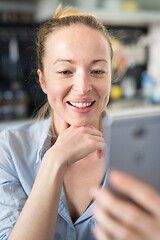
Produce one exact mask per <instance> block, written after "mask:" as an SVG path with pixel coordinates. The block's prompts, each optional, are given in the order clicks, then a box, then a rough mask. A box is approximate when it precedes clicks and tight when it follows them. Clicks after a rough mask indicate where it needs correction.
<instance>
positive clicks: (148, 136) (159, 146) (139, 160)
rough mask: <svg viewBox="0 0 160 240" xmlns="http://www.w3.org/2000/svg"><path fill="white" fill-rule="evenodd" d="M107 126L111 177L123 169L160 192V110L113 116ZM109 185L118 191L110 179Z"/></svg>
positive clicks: (108, 169)
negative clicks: (112, 172) (114, 170)
mask: <svg viewBox="0 0 160 240" xmlns="http://www.w3.org/2000/svg"><path fill="white" fill-rule="evenodd" d="M106 126H107V127H106V129H104V130H105V131H104V137H105V140H106V142H107V151H106V153H105V156H106V157H105V159H106V171H107V175H108V173H109V171H111V170H112V169H116V170H120V171H122V172H126V173H128V174H130V175H132V176H134V177H136V178H137V179H139V180H141V181H144V182H146V183H148V184H149V185H151V186H152V187H154V188H155V189H156V190H157V191H159V192H160V108H158V109H157V108H156V109H155V110H154V109H152V111H148V110H146V111H145V110H143V111H142V112H140V111H139V112H137V113H136V112H133V113H132V114H130V115H122V116H119V117H111V118H109V120H108V123H107V125H106ZM105 185H106V187H107V188H109V189H111V190H113V191H114V189H112V187H111V186H110V184H109V181H108V179H107V180H106V182H105Z"/></svg>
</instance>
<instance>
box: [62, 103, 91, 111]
mask: <svg viewBox="0 0 160 240" xmlns="http://www.w3.org/2000/svg"><path fill="white" fill-rule="evenodd" d="M67 103H68V105H69V106H70V109H71V110H72V111H74V112H77V113H88V112H90V111H91V110H92V108H93V105H94V103H95V101H90V102H87V101H86V102H84V101H83V102H78V101H77V102H76V101H74V102H72V101H71V102H70V101H67Z"/></svg>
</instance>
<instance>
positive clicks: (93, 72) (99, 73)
mask: <svg viewBox="0 0 160 240" xmlns="http://www.w3.org/2000/svg"><path fill="white" fill-rule="evenodd" d="M91 73H92V74H96V75H102V74H103V73H105V72H104V71H102V70H93V71H91Z"/></svg>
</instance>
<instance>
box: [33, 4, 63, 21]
mask: <svg viewBox="0 0 160 240" xmlns="http://www.w3.org/2000/svg"><path fill="white" fill-rule="evenodd" d="M58 3H59V0H39V1H37V3H36V8H35V21H38V22H39V21H40V22H41V21H44V20H46V19H48V18H50V17H52V16H53V15H54V12H55V10H56V8H57V6H58Z"/></svg>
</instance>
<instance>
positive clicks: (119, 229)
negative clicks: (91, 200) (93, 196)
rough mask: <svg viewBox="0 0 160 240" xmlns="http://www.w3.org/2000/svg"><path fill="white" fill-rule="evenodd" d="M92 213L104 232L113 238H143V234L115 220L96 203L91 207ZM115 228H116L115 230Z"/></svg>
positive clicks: (141, 239)
mask: <svg viewBox="0 0 160 240" xmlns="http://www.w3.org/2000/svg"><path fill="white" fill-rule="evenodd" d="M93 214H94V217H95V220H96V221H97V223H98V224H99V225H100V226H101V228H103V229H104V230H105V231H106V233H108V234H109V235H110V236H112V237H113V239H129V240H132V239H133V240H143V239H144V236H143V237H142V234H141V235H140V233H139V232H138V231H135V229H134V228H132V227H130V226H129V225H126V224H124V223H122V222H119V221H117V219H116V218H114V217H113V216H111V215H110V214H109V212H107V211H104V209H102V208H101V206H98V205H96V206H95V207H94V208H93ZM115 229H116V230H115Z"/></svg>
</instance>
